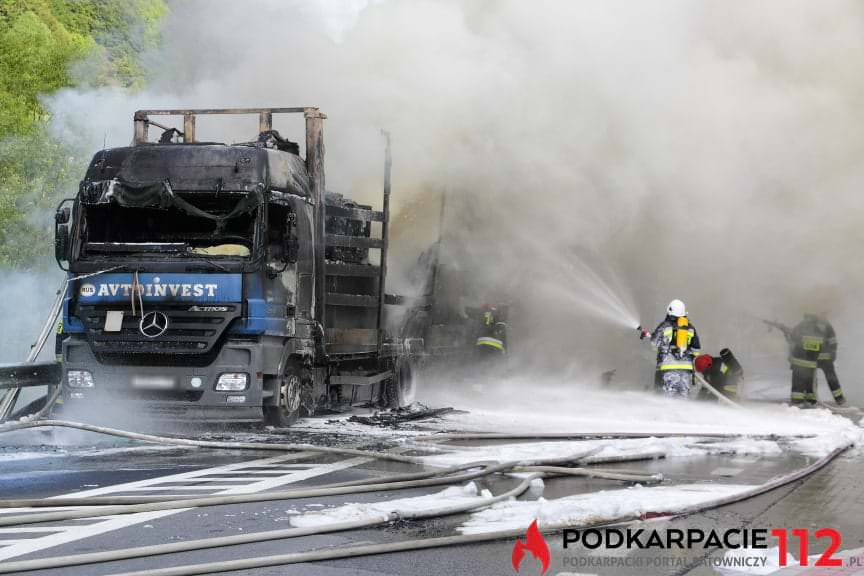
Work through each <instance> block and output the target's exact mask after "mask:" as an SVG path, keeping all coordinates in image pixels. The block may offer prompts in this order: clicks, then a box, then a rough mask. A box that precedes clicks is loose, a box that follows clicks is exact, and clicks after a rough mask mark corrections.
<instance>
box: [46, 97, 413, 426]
mask: <svg viewBox="0 0 864 576" xmlns="http://www.w3.org/2000/svg"><path fill="white" fill-rule="evenodd" d="M210 114H220V115H222V114H253V115H257V116H258V133H257V137H255V138H254V139H253V140H252V141H250V142H242V143H239V144H230V145H229V144H222V143H216V142H200V141H198V140H197V139H196V137H195V127H196V119H197V118H198V117H200V116H202V115H210ZM274 114H302V115H303V116H304V118H305V132H306V133H305V158H304V157H302V156H301V151H300V146H299V145H298V144H297V143H295V142H291V141H290V140H288V139H285V138H283V137H282V136H281V135H280V134H279V133H278V132H277V131H275V130H273V124H272V122H273V116H274ZM161 116H173V117H177V118H178V120H179V118H182V130H181V129H180V128H170V127H168V126H166V125H164V124H160V123H157V122H156V121H155V119H154V118H155V117H161ZM324 119H325V116H324V114H322V113H321V112H320V111H319V110H318V109H317V108H266V109H231V110H224V109H206V110H142V111H138V112H136V113H135V116H134V127H135V133H134V141H133V144H132V145H131V146H128V147H120V148H111V149H106V150H102V151H99V152H98V153H96V155H95V156H94V157H93V160H92V161H91V163H90V165H89V168H88V169H87V172H86V174H85V176H84V179H83V180H82V181H81V184H80V188H79V192H78V194H77V196H76V197H75V198H74V199H70V200H68V201H67V202H65V203H64V204H61V206H60V207H59V208H58V211H57V215H56V230H55V232H56V235H55V237H56V240H55V248H56V256H57V260H58V262H59V263H60V265H61V267H62V268H63V269H64V270H66V271H67V273H68V282H67V292H66V297H65V301H64V303H63V309H62V319H61V322H60V323H59V325H60V328H59V329H58V333H59V335H58V340H57V348H58V355H59V356H60V357H62V364H63V382H62V390H63V394H62V397H63V400H64V409H68V408H70V407H74V406H76V405H77V406H86V404H87V403H88V402H91V401H94V400H95V399H97V398H99V399H101V398H109V399H111V400H112V401H115V402H117V403H120V404H122V403H132V402H140V403H141V404H140V406H142V407H146V409H147V410H148V411H151V412H153V413H155V414H157V415H161V416H164V417H168V418H176V419H184V420H185V419H192V418H200V419H203V420H206V421H209V422H219V421H246V422H258V421H261V420H262V419H263V420H265V421H267V422H269V423H271V424H273V425H277V426H286V425H290V424H291V423H293V422H294V421H296V420H297V418H298V417H299V416H300V415H301V414H312V413H314V412H316V411H317V410H322V409H333V410H341V409H346V408H348V407H350V406H352V405H358V404H373V405H386V406H401V405H405V404H407V403H409V402H410V401H411V399H412V396H413V392H414V389H415V383H416V378H415V370H414V360H413V358H412V356H411V354H410V353H409V350H408V349H407V348H406V347H405V346H403V344H402V343H401V342H400V341H399V340H398V339H395V338H392V337H391V336H390V335H389V332H388V330H387V324H386V323H387V309H388V307H390V306H391V305H394V303H398V298H396V297H391V296H389V295H387V294H386V293H385V286H386V284H385V280H386V276H387V249H388V224H389V198H390V177H389V172H390V164H391V162H390V148H389V138H388V141H387V147H386V155H385V179H384V192H383V201H382V209H381V210H380V211H379V210H373V209H372V207H371V206H369V205H361V204H358V203H356V202H353V201H351V200H350V199H347V198H345V197H344V196H341V195H338V194H334V193H330V192H328V191H326V188H325V178H324V141H323V123H324ZM178 124H179V122H178ZM153 127H156V128H159V129H161V130H162V135H161V137H160V138H159V140H158V141H157V142H151V138H150V132H151V129H152V128H153ZM376 223H377V224H376ZM120 404H115V405H120ZM136 406H138V405H137V404H136Z"/></svg>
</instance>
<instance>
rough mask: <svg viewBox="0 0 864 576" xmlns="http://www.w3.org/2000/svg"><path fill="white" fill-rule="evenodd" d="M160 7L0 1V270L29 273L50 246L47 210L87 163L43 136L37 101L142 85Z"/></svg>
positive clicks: (154, 1)
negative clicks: (68, 91) (69, 92)
mask: <svg viewBox="0 0 864 576" xmlns="http://www.w3.org/2000/svg"><path fill="white" fill-rule="evenodd" d="M166 11H167V5H166V3H165V1H164V0H0V267H14V268H30V267H32V266H34V265H35V264H36V263H37V262H40V261H43V262H44V256H45V255H48V254H50V252H51V249H52V246H53V240H52V235H53V227H52V224H51V222H52V216H53V214H52V212H53V207H54V206H55V205H56V204H57V203H58V202H59V201H60V200H61V199H62V198H63V197H65V196H67V195H71V194H72V193H74V191H75V188H76V185H77V180H78V179H79V178H80V176H81V173H82V172H83V170H84V168H85V166H86V163H87V161H88V159H89V158H88V156H87V153H86V151H84V150H81V149H79V148H77V147H76V144H77V143H76V142H68V141H60V140H58V139H57V138H56V137H54V136H52V134H51V132H50V130H49V122H50V110H49V109H47V107H46V106H45V104H44V102H43V98H44V97H45V96H47V95H50V94H53V93H55V92H57V91H58V90H62V89H64V88H88V87H98V86H119V87H124V88H128V89H132V90H134V89H135V88H137V87H139V86H142V85H143V84H144V83H145V82H146V79H147V75H146V68H145V63H144V62H143V61H142V58H143V57H144V55H146V54H147V53H149V52H150V51H151V50H152V49H153V48H154V47H156V46H157V45H158V43H159V25H160V22H161V19H162V17H163V16H164V14H165V12H166Z"/></svg>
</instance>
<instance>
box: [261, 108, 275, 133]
mask: <svg viewBox="0 0 864 576" xmlns="http://www.w3.org/2000/svg"><path fill="white" fill-rule="evenodd" d="M272 129H273V113H272V112H261V113H260V114H259V115H258V133H259V134H261V133H264V132H269V131H270V130H272Z"/></svg>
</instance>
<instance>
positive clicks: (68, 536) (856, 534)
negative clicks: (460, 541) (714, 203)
mask: <svg viewBox="0 0 864 576" xmlns="http://www.w3.org/2000/svg"><path fill="white" fill-rule="evenodd" d="M376 433H377V432H376V431H375V429H370V435H369V437H368V438H359V439H358V438H357V437H356V436H351V437H345V438H342V437H339V436H338V435H332V434H328V433H316V432H307V433H303V434H296V433H295V435H294V437H292V438H290V440H292V441H303V442H308V441H316V440H318V441H320V442H321V443H324V444H328V445H333V444H346V445H347V444H350V445H352V446H356V445H358V444H359V445H367V446H368V445H374V446H375V447H377V448H381V447H386V446H387V445H388V443H392V438H389V437H387V436H386V435H382V436H380V437H377V436H376ZM229 435H230V434H229ZM129 447H130V445H129V444H126V443H117V442H110V443H107V444H101V445H98V446H94V447H93V448H92V449H89V450H86V451H83V453H82V451H81V450H80V449H75V450H71V451H70V452H68V453H67V452H64V451H58V450H57V449H55V448H51V447H47V446H45V447H41V448H40V447H36V448H34V447H27V448H22V447H18V448H11V449H9V448H7V453H6V454H5V456H6V457H5V458H3V459H0V494H2V497H3V498H13V497H49V496H57V495H64V494H65V495H69V494H72V493H75V494H77V495H83V496H98V495H124V494H137V495H144V494H171V495H175V494H194V495H203V494H217V493H223V494H227V493H237V492H249V491H253V492H257V491H264V490H272V489H276V488H283V489H284V488H292V487H300V486H314V485H320V484H326V483H332V482H340V481H345V480H354V479H359V478H369V477H375V476H380V475H383V474H388V473H394V472H407V471H414V470H417V469H419V468H417V467H414V466H412V465H407V464H399V463H382V462H381V461H374V460H368V459H365V458H343V457H332V456H328V457H315V458H313V459H309V460H302V461H296V462H294V461H292V456H291V455H284V454H274V453H262V452H244V451H214V450H205V449H194V450H188V449H164V448H153V449H143V450H142V449H134V450H129ZM10 450H11V452H10ZM21 451H27V452H31V453H32V452H34V451H35V452H41V453H42V454H43V456H44V457H38V458H27V459H19V460H16V459H11V458H10V455H11V454H12V453H18V452H21ZM31 455H32V454H31ZM806 462H807V459H806V458H805V457H803V456H800V455H798V456H795V455H784V456H782V457H761V458H757V457H729V456H705V457H700V458H686V459H669V460H656V461H649V462H643V463H629V464H627V465H626V468H628V469H633V468H638V469H641V470H644V471H646V472H663V473H664V474H665V475H666V477H667V478H668V479H669V480H668V482H670V483H688V482H693V481H705V480H706V479H708V480H710V479H712V478H713V479H719V478H720V476H721V475H722V473H718V471H722V470H726V471H727V472H726V473H727V474H728V473H729V472H728V471H729V470H733V471H734V474H733V475H734V478H732V479H730V478H726V479H725V480H726V481H734V483H740V484H756V483H759V482H763V481H765V480H767V479H769V478H771V477H773V476H776V475H777V474H780V473H784V472H788V471H791V470H794V469H797V468H799V467H801V466H802V465H804V464H805V463H806ZM862 471H864V462H862V460H861V458H860V456H847V457H843V458H841V459H839V460H837V461H835V463H833V464H832V465H830V466H828V467H827V468H825V469H823V470H822V471H820V472H819V473H817V474H816V475H814V476H812V477H810V478H809V479H807V480H806V481H803V482H799V483H797V484H794V485H791V486H788V487H785V488H782V489H780V490H777V491H775V492H772V493H770V494H767V495H764V496H761V497H759V498H756V499H753V500H750V501H747V502H745V503H740V504H736V505H732V506H727V507H724V508H720V509H716V510H713V511H709V512H706V513H702V514H698V515H694V516H690V517H688V518H684V519H676V520H673V521H671V522H669V521H663V522H659V521H655V522H652V523H650V525H651V527H654V528H657V529H659V530H663V529H665V528H667V527H702V528H705V529H710V528H715V529H724V528H739V527H742V526H750V527H759V528H769V529H770V528H776V527H788V528H792V527H810V528H817V527H826V526H827V527H832V528H835V529H837V530H839V531H840V532H841V534H842V535H843V538H844V540H843V544H842V548H843V549H849V548H856V547H861V546H864V522H862V521H861V518H864V493H862V490H861V489H860V478H861V475H862V474H861V473H862ZM512 482H513V481H512V480H510V479H496V480H494V481H492V482H491V483H487V484H486V485H485V486H486V487H488V488H490V489H491V490H492V491H493V492H494V493H499V492H501V491H503V490H505V489H506V488H507V487H509V486H512V485H513V484H512ZM620 487H621V484H620V483H618V482H613V481H607V480H597V479H593V480H586V479H551V480H547V482H546V488H545V492H544V494H543V497H545V498H547V499H552V498H558V497H561V496H565V495H568V494H574V493H581V492H591V491H596V490H609V489H617V488H620ZM439 490H441V488H440V487H437V488H429V489H415V490H405V491H399V492H386V493H373V494H358V495H351V496H338V497H329V498H316V499H314V500H312V499H306V500H293V501H283V502H268V503H260V504H243V505H232V506H220V507H211V508H202V509H195V510H188V511H179V512H178V511H168V512H157V513H145V514H136V515H133V516H124V517H115V518H107V519H104V518H103V519H90V520H77V521H72V522H65V523H53V524H46V525H41V524H40V525H34V526H31V527H27V526H21V527H17V528H2V527H0V562H2V561H3V560H7V559H12V558H14V559H15V560H21V559H30V558H42V557H47V556H57V555H64V554H74V553H81V552H93V551H100V550H108V549H116V548H123V547H130V546H141V545H148V544H159V543H165V542H175V541H181V540H190V539H197V538H206V537H213V536H225V535H232V534H240V533H248V532H255V531H262V530H274V529H281V528H287V527H289V519H290V516H291V515H292V514H295V513H297V512H303V511H309V510H315V509H320V508H322V507H331V506H335V505H339V504H343V503H345V502H367V501H379V500H382V499H390V498H404V497H408V496H413V495H422V494H430V493H434V492H437V491H439ZM528 497H536V496H528ZM2 512H3V513H9V511H2ZM465 519H466V516H464V515H463V516H452V517H447V518H440V519H435V520H429V521H420V522H403V523H398V524H395V525H389V526H386V527H381V528H374V529H365V530H356V531H351V532H344V533H335V534H330V535H323V536H311V537H304V538H297V539H292V540H280V541H273V542H265V543H260V544H254V545H244V546H238V547H232V548H222V549H214V550H206V551H197V552H189V553H182V554H174V555H169V556H162V557H155V558H146V559H139V560H131V561H121V562H114V563H109V564H99V565H90V566H83V567H76V568H66V569H63V570H51V571H44V572H40V574H46V575H55V574H56V575H59V574H63V575H74V576H77V575H81V576H85V575H86V576H91V575H103V574H113V573H117V572H125V571H130V570H144V569H152V568H154V567H164V566H173V565H180V564H187V563H197V562H209V561H222V560H228V559H236V558H246V557H258V556H264V555H273V554H284V553H288V552H295V551H303V550H311V549H318V548H324V547H340V546H345V545H349V544H358V543H371V542H393V541H401V540H408V539H415V538H426V537H433V536H442V535H451V534H455V528H456V527H457V526H458V525H460V524H461V523H462V522H463V521H464V520H465ZM547 542H548V543H549V546H550V548H551V556H552V565H551V568H550V570H549V571H548V572H547V574H556V573H559V572H570V573H580V574H604V575H605V574H626V575H630V574H633V575H635V574H645V575H649V576H652V575H655V574H657V575H660V574H663V575H666V574H693V575H697V576H701V575H708V574H716V573H717V572H716V571H714V570H713V569H711V568H708V567H705V566H703V565H702V564H701V562H702V560H703V558H705V557H708V556H709V554H707V553H705V552H704V551H702V550H698V549H697V550H689V551H679V552H675V553H674V554H670V553H669V552H657V551H631V552H630V553H628V554H627V557H628V558H631V559H633V558H641V559H642V560H644V561H645V562H649V561H650V560H651V559H652V558H654V559H656V558H659V557H661V556H662V557H670V556H674V557H675V559H676V564H675V566H674V567H670V566H665V567H663V566H654V567H652V566H650V565H647V564H642V565H635V563H633V564H634V565H633V566H631V567H624V566H615V567H608V566H607V567H600V566H598V565H597V564H596V562H595V563H594V564H591V563H590V559H591V558H595V559H596V558H600V557H609V556H613V555H612V554H610V553H609V552H608V551H606V552H596V551H594V552H592V551H588V550H585V549H579V548H577V549H573V548H572V547H571V548H570V549H568V550H564V549H563V547H562V545H561V537H560V536H554V535H553V536H549V537H548V538H547ZM513 544H514V543H513V542H512V541H499V542H494V543H489V544H476V545H471V546H458V547H452V548H446V549H430V550H425V551H419V552H403V553H397V554H388V555H380V556H372V557H364V558H354V559H350V560H340V561H331V562H319V563H315V564H301V565H294V566H280V567H272V568H263V569H257V570H254V571H245V572H234V573H233V574H248V575H251V574H255V575H273V576H276V575H279V576H287V575H316V576H329V575H331V574H333V575H335V574H339V575H344V574H356V575H385V574H386V575H394V574H430V575H433V574H434V575H445V576H446V575H464V574H471V575H475V576H486V575H488V576H501V575H507V574H514V571H513V568H512V567H511V563H510V562H511V561H510V556H511V551H512V548H513ZM820 548H824V543H823V542H814V543H813V546H812V547H811V553H816V552H819V551H821V550H820ZM619 556H620V553H619ZM580 559H581V560H580ZM586 559H588V560H586ZM579 562H581V564H579ZM520 574H523V575H526V574H527V575H532V574H540V570H539V565H537V566H535V565H532V563H529V562H526V563H524V564H523V565H522V569H521V571H520Z"/></svg>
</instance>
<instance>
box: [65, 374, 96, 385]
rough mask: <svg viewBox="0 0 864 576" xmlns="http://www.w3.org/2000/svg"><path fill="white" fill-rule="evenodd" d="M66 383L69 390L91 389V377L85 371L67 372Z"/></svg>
mask: <svg viewBox="0 0 864 576" xmlns="http://www.w3.org/2000/svg"><path fill="white" fill-rule="evenodd" d="M66 383H67V384H69V387H70V388H93V375H92V374H91V373H90V372H88V371H87V370H69V371H68V372H67V373H66Z"/></svg>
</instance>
